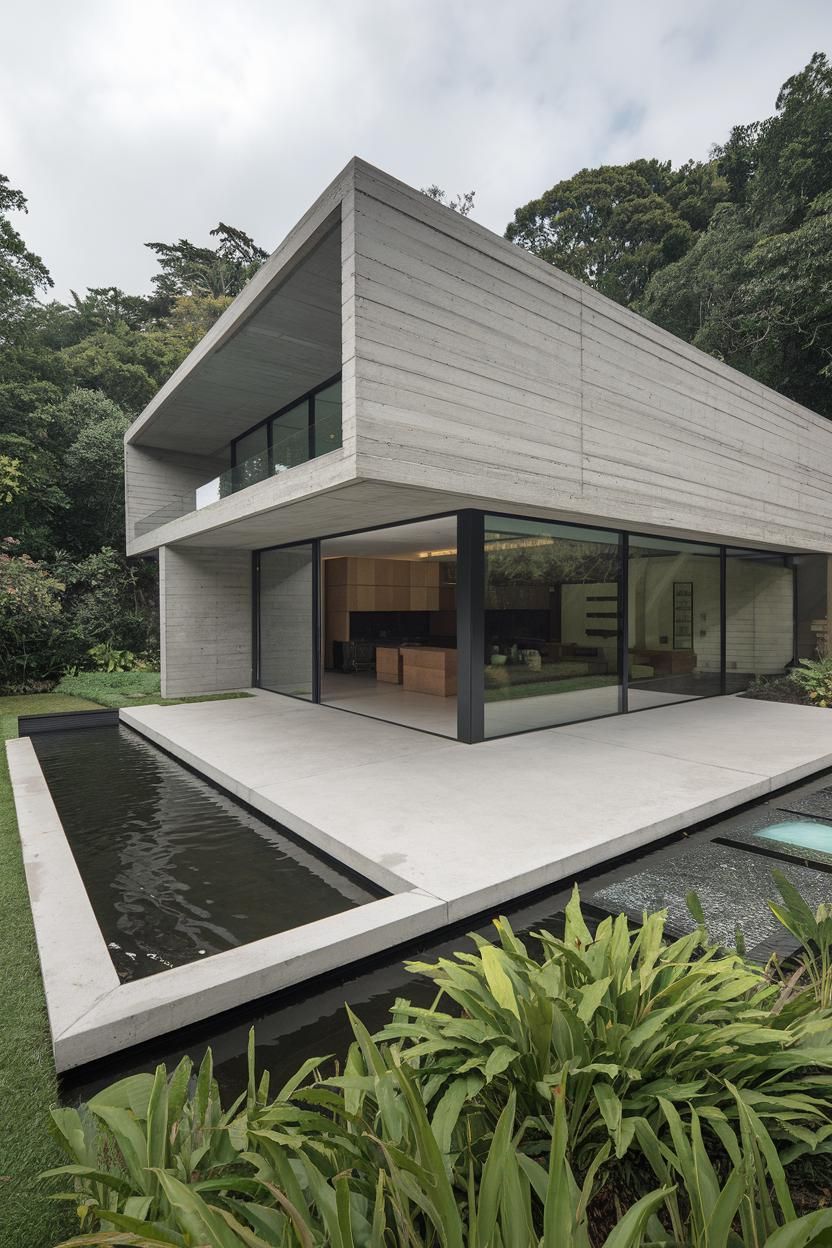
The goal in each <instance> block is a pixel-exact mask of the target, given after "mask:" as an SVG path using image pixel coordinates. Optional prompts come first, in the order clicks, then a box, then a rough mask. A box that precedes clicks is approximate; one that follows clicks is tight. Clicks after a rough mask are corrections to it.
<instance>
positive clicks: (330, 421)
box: [313, 381, 341, 455]
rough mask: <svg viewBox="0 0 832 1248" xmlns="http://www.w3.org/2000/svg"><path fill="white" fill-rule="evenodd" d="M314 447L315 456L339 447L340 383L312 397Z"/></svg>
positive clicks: (337, 382) (335, 383)
mask: <svg viewBox="0 0 832 1248" xmlns="http://www.w3.org/2000/svg"><path fill="white" fill-rule="evenodd" d="M314 403H315V419H314V445H313V453H314V454H315V455H325V454H326V452H327V451H334V450H337V448H338V447H339V446H340V445H341V382H340V381H336V382H334V383H333V384H332V385H331V386H327V387H326V389H325V390H319V391H318V392H317V394H316V395H315V397H314Z"/></svg>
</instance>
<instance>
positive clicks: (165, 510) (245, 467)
mask: <svg viewBox="0 0 832 1248" xmlns="http://www.w3.org/2000/svg"><path fill="white" fill-rule="evenodd" d="M340 445H341V413H340V411H334V412H331V413H326V414H324V413H321V415H320V416H319V417H318V419H317V420H316V421H315V423H314V425H309V426H308V427H307V428H305V429H297V430H292V432H288V431H287V432H286V433H283V432H282V431H280V430H279V429H278V428H275V430H274V436H273V445H272V446H271V447H269V449H268V450H267V451H261V452H260V454H259V455H252V456H251V458H250V459H244V460H243V461H242V463H240V464H235V465H234V467H233V468H226V470H225V472H221V473H220V475H219V476H218V477H213V478H212V479H211V480H210V481H206V482H205V484H204V485H200V486H197V488H196V489H195V490H194V491H193V492H192V493H188V494H183V495H178V496H176V497H174V498H171V499H169V500H168V502H167V503H166V504H165V506H164V507H160V508H159V509H158V510H157V511H153V512H151V513H150V515H149V516H142V518H141V519H140V520H137V521H136V523H135V525H134V526H133V533H134V536H135V537H141V536H142V534H144V533H150V532H151V531H152V530H153V529H158V528H159V527H160V526H161V525H163V524H168V523H169V522H170V521H171V520H178V519H180V517H182V516H187V515H188V514H189V513H190V512H192V511H199V510H200V509H201V508H203V507H209V506H210V505H211V503H218V502H219V501H220V499H222V498H227V497H228V496H229V495H230V494H237V493H239V491H240V490H245V489H247V488H248V487H249V486H250V485H256V484H257V483H258V481H266V480H267V479H268V478H269V477H274V476H277V475H278V474H279V473H281V472H287V471H288V470H289V469H290V468H297V467H298V465H300V464H306V463H308V462H309V460H310V459H317V458H318V457H319V456H320V455H326V453H327V452H328V451H335V450H337V449H338V447H339V446H340Z"/></svg>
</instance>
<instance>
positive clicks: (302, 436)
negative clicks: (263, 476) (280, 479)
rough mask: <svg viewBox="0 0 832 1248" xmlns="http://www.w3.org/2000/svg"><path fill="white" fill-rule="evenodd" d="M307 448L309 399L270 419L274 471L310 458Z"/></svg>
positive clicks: (303, 462) (291, 466)
mask: <svg viewBox="0 0 832 1248" xmlns="http://www.w3.org/2000/svg"><path fill="white" fill-rule="evenodd" d="M311 458H312V456H311V454H310V449H309V400H308V399H304V400H303V401H302V402H301V403H296V404H295V406H294V407H290V408H289V410H288V412H283V414H282V415H281V416H276V417H275V418H274V420H273V421H272V459H273V461H274V470H275V472H280V471H281V470H282V469H283V468H294V467H296V466H297V465H298V464H305V463H306V461H307V460H308V459H311Z"/></svg>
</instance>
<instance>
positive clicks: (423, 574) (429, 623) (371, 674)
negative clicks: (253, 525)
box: [321, 517, 457, 736]
mask: <svg viewBox="0 0 832 1248" xmlns="http://www.w3.org/2000/svg"><path fill="white" fill-rule="evenodd" d="M321 563H322V576H321V596H322V603H321V618H322V621H323V628H322V634H323V650H324V653H323V677H322V681H321V698H322V701H324V702H326V703H328V704H329V705H332V706H339V707H341V708H342V709H345V710H352V711H358V712H360V713H363V714H366V715H371V716H373V717H374V718H380V719H389V720H392V721H394V722H396V723H401V724H406V725H408V726H410V727H418V728H422V729H423V730H426V731H432V732H438V733H440V734H442V735H447V736H455V735H456V693H457V630H456V520H455V517H442V518H440V519H438V520H426V521H419V522H417V523H414V524H407V525H401V526H396V527H392V528H389V529H378V530H375V531H370V532H364V533H359V534H351V535H347V536H345V537H338V538H332V539H328V540H326V541H324V542H323V543H322V545H321Z"/></svg>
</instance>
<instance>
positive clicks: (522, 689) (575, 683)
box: [485, 668, 618, 702]
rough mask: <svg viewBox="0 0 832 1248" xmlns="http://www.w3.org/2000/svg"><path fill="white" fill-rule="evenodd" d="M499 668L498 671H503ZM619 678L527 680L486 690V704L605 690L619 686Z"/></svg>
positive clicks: (572, 677) (589, 677) (586, 677)
mask: <svg viewBox="0 0 832 1248" xmlns="http://www.w3.org/2000/svg"><path fill="white" fill-rule="evenodd" d="M501 670H502V669H501V668H498V671H501ZM617 684H618V677H617V676H567V677H565V678H564V679H563V680H540V681H531V680H527V681H525V682H524V683H523V684H518V685H501V686H499V687H498V688H496V689H486V691H485V700H486V702H504V701H507V700H508V701H510V700H511V699H513V698H539V697H541V695H542V694H545V693H575V692H576V691H577V690H579V689H603V688H604V687H605V686H607V685H617Z"/></svg>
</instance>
